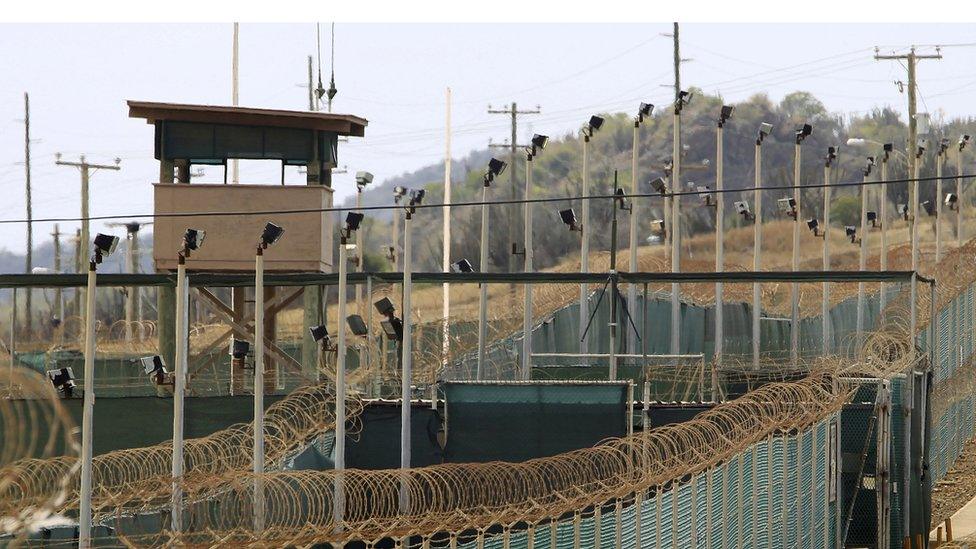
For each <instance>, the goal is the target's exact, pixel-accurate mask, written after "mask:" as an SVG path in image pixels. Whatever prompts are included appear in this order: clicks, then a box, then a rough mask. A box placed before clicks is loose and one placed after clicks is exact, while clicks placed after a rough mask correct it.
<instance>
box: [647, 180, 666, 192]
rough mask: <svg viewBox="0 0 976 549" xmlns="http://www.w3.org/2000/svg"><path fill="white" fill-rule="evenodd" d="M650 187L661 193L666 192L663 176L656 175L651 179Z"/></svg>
mask: <svg viewBox="0 0 976 549" xmlns="http://www.w3.org/2000/svg"><path fill="white" fill-rule="evenodd" d="M651 188H652V189H654V190H655V191H656V192H658V193H661V194H667V192H668V186H667V184H666V183H665V182H664V178H661V177H658V178H657V179H654V180H652V181H651Z"/></svg>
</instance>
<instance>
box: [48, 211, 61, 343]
mask: <svg viewBox="0 0 976 549" xmlns="http://www.w3.org/2000/svg"><path fill="white" fill-rule="evenodd" d="M51 237H52V238H53V239H54V272H56V273H58V274H60V273H61V231H60V230H59V228H58V224H57V223H55V224H54V232H53V233H51ZM54 316H55V317H57V319H58V320H60V321H61V322H62V324H63V323H64V292H63V291H62V290H61V288H60V287H58V288H55V289H54Z"/></svg>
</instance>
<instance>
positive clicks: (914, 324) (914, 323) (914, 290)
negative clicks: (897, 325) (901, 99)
mask: <svg viewBox="0 0 976 549" xmlns="http://www.w3.org/2000/svg"><path fill="white" fill-rule="evenodd" d="M915 146H916V147H917V146H918V145H917V144H915ZM913 154H914V155H915V162H914V166H913V170H912V192H911V195H910V196H909V199H910V200H911V201H912V224H911V239H912V271H914V272H915V273H918V175H919V172H920V171H921V170H920V164H921V160H922V158H921V157H922V154H921V152H919V151H917V149H916V151H913ZM917 299H918V280H917V277H916V276H912V282H911V301H912V302H911V321H910V324H909V334H910V336H911V337H915V332H916V330H917V329H918V306H917V303H916V301H917Z"/></svg>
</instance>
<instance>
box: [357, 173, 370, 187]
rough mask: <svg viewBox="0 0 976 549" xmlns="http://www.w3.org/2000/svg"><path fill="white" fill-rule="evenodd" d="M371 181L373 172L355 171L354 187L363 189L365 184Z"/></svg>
mask: <svg viewBox="0 0 976 549" xmlns="http://www.w3.org/2000/svg"><path fill="white" fill-rule="evenodd" d="M372 182H373V174H371V173H369V172H356V187H358V188H359V190H360V191H361V190H363V188H364V187H366V185H369V184H370V183H372Z"/></svg>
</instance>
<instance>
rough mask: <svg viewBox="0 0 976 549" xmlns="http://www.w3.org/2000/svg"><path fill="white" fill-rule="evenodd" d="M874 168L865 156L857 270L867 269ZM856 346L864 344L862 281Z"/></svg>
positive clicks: (872, 161) (870, 157) (869, 159)
mask: <svg viewBox="0 0 976 549" xmlns="http://www.w3.org/2000/svg"><path fill="white" fill-rule="evenodd" d="M872 168H874V157H873V156H869V157H868V158H867V164H866V165H865V166H864V171H863V172H862V173H863V175H864V179H863V182H864V185H861V226H860V228H859V229H858V231H859V233H860V242H859V243H858V260H857V265H858V270H859V271H862V272H863V271H866V270H867V257H868V254H867V246H868V179H869V178H870V177H871V170H872ZM856 335H857V346H858V348H860V347H861V346H862V345H863V344H864V282H858V283H857V328H856Z"/></svg>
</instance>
